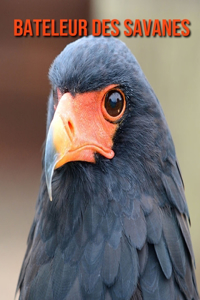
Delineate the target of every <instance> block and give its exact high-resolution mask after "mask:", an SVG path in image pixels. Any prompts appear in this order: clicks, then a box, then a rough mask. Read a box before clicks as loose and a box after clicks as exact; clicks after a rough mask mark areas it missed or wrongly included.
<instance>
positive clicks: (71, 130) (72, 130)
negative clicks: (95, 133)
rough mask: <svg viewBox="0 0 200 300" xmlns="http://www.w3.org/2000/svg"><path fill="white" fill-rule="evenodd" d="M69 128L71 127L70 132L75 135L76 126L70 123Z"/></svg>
mask: <svg viewBox="0 0 200 300" xmlns="http://www.w3.org/2000/svg"><path fill="white" fill-rule="evenodd" d="M68 127H69V130H70V132H71V133H72V135H73V134H74V126H73V125H72V123H71V122H70V121H68Z"/></svg>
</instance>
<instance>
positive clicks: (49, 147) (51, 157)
mask: <svg viewBox="0 0 200 300" xmlns="http://www.w3.org/2000/svg"><path fill="white" fill-rule="evenodd" d="M52 137H53V132H52V128H50V129H49V133H48V136H47V140H46V146H45V157H44V169H45V177H46V184H47V190H48V194H49V199H50V201H52V177H53V173H54V169H55V166H56V163H57V161H58V156H59V154H58V153H57V151H56V149H55V147H54V144H53V138H52Z"/></svg>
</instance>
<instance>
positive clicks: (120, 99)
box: [103, 89, 125, 121]
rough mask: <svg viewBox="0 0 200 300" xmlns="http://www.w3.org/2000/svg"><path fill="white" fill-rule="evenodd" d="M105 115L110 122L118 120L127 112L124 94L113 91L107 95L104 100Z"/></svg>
mask: <svg viewBox="0 0 200 300" xmlns="http://www.w3.org/2000/svg"><path fill="white" fill-rule="evenodd" d="M103 110H104V112H105V113H104V115H105V117H106V118H107V119H109V120H110V121H115V120H118V119H119V118H120V117H121V116H122V114H123V112H124V110H125V96H124V94H123V93H122V92H121V91H119V90H117V89H113V90H111V91H109V92H107V94H106V95H105V98H104V109H103Z"/></svg>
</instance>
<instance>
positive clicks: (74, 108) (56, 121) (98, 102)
mask: <svg viewBox="0 0 200 300" xmlns="http://www.w3.org/2000/svg"><path fill="white" fill-rule="evenodd" d="M113 87H114V86H113V85H112V86H109V87H107V88H106V89H104V90H101V91H96V92H87V93H84V94H77V95H76V96H75V97H73V96H72V95H71V94H70V93H66V94H64V95H62V97H61V98H60V100H59V103H58V106H57V108H56V111H55V115H54V118H53V120H52V122H51V125H50V128H49V132H48V135H47V140H46V148H45V174H46V182H47V188H48V193H49V198H50V200H52V188H51V181H52V177H53V172H54V169H56V168H59V167H61V166H62V165H64V164H66V163H67V162H70V161H87V162H91V163H95V154H96V153H99V154H101V155H102V156H104V157H106V158H108V159H112V158H113V157H114V155H115V154H114V151H113V150H112V146H113V136H114V134H115V132H116V129H117V126H118V125H117V124H114V123H111V122H109V121H108V120H106V119H105V117H104V115H103V113H102V99H103V97H104V95H105V93H106V91H107V90H109V89H111V88H113Z"/></svg>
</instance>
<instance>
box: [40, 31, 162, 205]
mask: <svg viewBox="0 0 200 300" xmlns="http://www.w3.org/2000/svg"><path fill="white" fill-rule="evenodd" d="M49 78H50V81H51V84H52V93H51V95H50V100H49V107H48V119H47V139H46V148H45V160H44V161H45V174H46V182H47V188H48V192H49V197H50V199H52V191H51V181H52V176H53V173H54V170H55V169H57V168H59V167H61V166H63V165H64V164H66V163H68V162H71V161H86V162H89V163H96V161H97V160H98V158H99V157H101V158H102V159H105V160H110V161H114V160H115V159H122V161H128V162H129V163H130V164H131V163H133V164H134V168H135V171H136V172H137V168H139V166H140V168H141V166H142V164H143V161H145V160H147V161H149V168H153V167H152V164H151V162H152V161H154V160H155V159H156V157H158V156H159V153H160V152H161V149H160V148H159V147H156V143H158V140H159V139H160V140H162V136H163V131H168V129H167V127H166V124H165V120H164V117H163V113H162V110H161V108H160V105H159V103H158V101H157V99H156V97H155V95H154V93H153V91H152V89H151V87H150V86H149V84H148V82H147V80H146V78H145V76H144V74H143V72H142V70H141V68H140V66H139V64H138V62H137V61H136V59H135V57H134V56H133V55H132V53H131V52H130V50H129V49H128V48H127V47H126V45H125V44H124V43H123V42H121V41H119V40H118V39H114V38H104V37H100V38H95V37H92V36H89V37H84V38H81V39H79V40H77V41H76V42H74V43H71V44H70V45H68V46H67V47H66V48H65V49H64V50H63V51H62V52H61V53H60V54H59V55H58V57H57V58H56V59H55V61H54V62H53V64H52V66H51V68H50V71H49ZM158 128H160V129H159V130H158ZM161 128H163V130H161ZM160 132H162V134H161V133H160ZM158 133H159V134H158ZM162 150H163V149H162ZM158 152H159V153H158ZM147 167H148V164H147Z"/></svg>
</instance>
